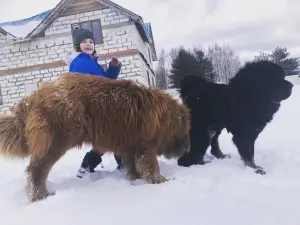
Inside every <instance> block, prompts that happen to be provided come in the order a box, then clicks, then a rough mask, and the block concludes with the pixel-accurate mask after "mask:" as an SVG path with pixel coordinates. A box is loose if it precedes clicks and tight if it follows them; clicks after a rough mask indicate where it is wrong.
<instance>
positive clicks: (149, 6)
mask: <svg viewBox="0 0 300 225" xmlns="http://www.w3.org/2000/svg"><path fill="white" fill-rule="evenodd" d="M58 2H59V0H47V1H40V2H38V1H36V0H26V1H24V0H0V4H1V8H0V22H4V21H10V20H16V19H22V18H26V17H29V16H32V15H35V14H37V13H40V12H42V11H45V10H47V9H51V8H53V7H55V5H56V4H57V3H58ZM113 2H115V3H117V4H119V5H121V6H123V7H125V8H127V9H129V10H131V11H133V12H135V13H136V14H138V15H140V16H142V17H143V19H144V22H150V23H151V25H152V29H153V34H154V41H155V45H156V50H157V53H158V54H159V53H160V51H161V50H162V49H165V50H166V51H169V50H170V49H171V48H173V47H179V46H184V47H200V48H203V49H204V50H206V49H207V47H208V46H210V45H212V44H214V43H219V44H221V45H222V44H227V45H229V46H230V47H231V48H232V49H233V50H234V51H235V53H236V54H237V55H238V56H239V57H240V59H241V61H242V62H244V61H246V60H251V59H253V57H254V55H258V54H259V52H260V51H265V52H271V51H272V50H273V49H274V48H275V47H277V46H282V47H287V49H288V50H289V51H290V53H291V56H296V57H298V56H300V13H299V10H300V1H299V0H248V1H246V0H243V1H241V0H139V1H136V0H114V1H113ZM137 2H138V3H137Z"/></svg>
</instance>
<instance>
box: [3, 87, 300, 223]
mask: <svg viewBox="0 0 300 225" xmlns="http://www.w3.org/2000/svg"><path fill="white" fill-rule="evenodd" d="M299 99H300V86H299V87H295V89H294V92H293V95H292V97H291V98H290V99H289V100H288V101H285V102H284V103H283V104H282V107H281V109H280V111H279V113H277V114H276V116H275V118H274V120H273V122H272V123H271V124H269V125H268V126H267V128H266V129H265V130H264V132H263V133H262V134H261V136H260V137H259V139H258V141H257V143H256V154H255V159H256V162H257V163H258V164H259V165H261V166H263V167H264V168H265V170H266V172H267V175H265V176H261V175H258V174H255V173H254V172H253V171H252V170H250V169H246V168H245V167H244V166H243V164H242V162H241V161H240V159H239V156H238V153H237V150H236V148H235V146H234V145H233V144H232V142H231V135H229V134H227V133H226V132H225V131H224V132H223V134H222V136H221V140H220V144H221V147H222V149H223V151H224V152H225V153H231V154H232V158H231V159H226V160H213V162H212V163H210V164H207V165H205V166H193V167H191V168H180V167H178V166H177V165H176V164H175V161H172V160H171V161H167V160H164V159H162V158H159V163H160V166H161V173H162V174H163V175H164V176H166V177H168V178H175V179H174V180H171V181H169V182H167V183H164V184H159V185H150V184H145V183H143V182H130V181H128V180H127V179H125V178H124V174H122V173H121V172H119V171H115V170H114V169H115V167H116V164H115V161H114V159H113V157H112V155H106V156H105V157H104V159H103V165H104V168H103V169H102V168H99V170H100V171H99V172H97V173H96V174H93V175H92V176H91V177H88V178H86V179H77V178H76V172H77V169H78V167H79V165H80V163H81V160H82V157H83V156H84V154H85V153H86V151H88V150H89V147H87V148H84V149H82V150H81V151H78V150H73V151H69V152H68V153H67V154H66V155H65V156H64V157H63V158H62V159H61V160H60V161H59V162H58V163H57V164H56V165H55V166H54V168H53V169H52V171H51V173H50V175H49V179H48V187H49V189H55V190H56V195H55V196H52V197H50V198H48V199H47V200H45V201H41V202H39V203H35V204H28V202H27V199H26V196H25V192H24V186H25V182H26V178H25V174H24V170H25V167H26V166H27V163H28V161H27V160H25V161H24V160H8V159H0V224H1V225H84V224H86V225H99V224H103V225H193V224H195V225H215V224H221V225H299V224H300V213H299V203H300V148H299V146H300V145H299V144H300V136H299V129H300V116H299V115H300V105H299ZM207 157H210V155H209V154H208V155H207Z"/></svg>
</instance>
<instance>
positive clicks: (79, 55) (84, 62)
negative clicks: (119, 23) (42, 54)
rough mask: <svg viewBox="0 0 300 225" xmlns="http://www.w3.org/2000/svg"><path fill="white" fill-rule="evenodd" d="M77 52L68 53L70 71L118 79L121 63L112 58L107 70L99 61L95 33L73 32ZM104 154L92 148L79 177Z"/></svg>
mask: <svg viewBox="0 0 300 225" xmlns="http://www.w3.org/2000/svg"><path fill="white" fill-rule="evenodd" d="M72 38H73V46H74V49H75V52H73V53H70V54H69V55H67V57H66V59H65V62H66V63H67V65H68V66H69V72H74V73H75V72H79V73H85V74H90V75H96V76H104V77H108V78H110V79H117V78H118V76H119V73H120V70H121V63H120V62H119V61H118V59H117V58H114V57H113V58H112V60H111V62H110V63H109V67H108V69H107V71H105V70H104V69H103V67H102V66H101V65H100V64H99V63H98V62H97V61H98V56H96V51H95V44H94V38H93V34H92V33H91V32H90V31H88V30H85V29H74V31H73V33H72ZM102 155H103V154H101V153H99V152H97V151H95V150H94V149H92V150H90V151H89V152H88V153H86V155H85V156H84V158H83V161H82V163H81V166H80V169H79V170H78V174H77V177H79V178H82V177H83V176H85V175H87V174H88V173H93V172H94V171H95V170H94V169H95V168H96V167H97V166H98V165H99V164H100V163H101V162H102V158H101V156H102ZM115 160H116V161H117V164H118V169H121V167H122V165H121V160H120V159H119V158H118V157H117V156H116V155H115Z"/></svg>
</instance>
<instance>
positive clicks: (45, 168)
mask: <svg viewBox="0 0 300 225" xmlns="http://www.w3.org/2000/svg"><path fill="white" fill-rule="evenodd" d="M65 152H66V151H64V150H60V149H58V148H53V147H50V148H49V149H48V151H47V152H46V153H45V154H44V155H41V156H35V157H32V158H31V160H30V164H29V166H28V167H27V174H28V177H27V195H28V198H29V200H30V201H31V202H35V201H39V200H42V199H45V198H47V197H48V196H51V195H54V194H55V193H50V192H49V191H48V190H47V187H46V181H47V178H48V174H49V172H50V170H51V168H52V167H53V165H54V164H55V163H56V162H57V161H58V160H59V159H60V158H61V157H62V156H63V155H64V154H65Z"/></svg>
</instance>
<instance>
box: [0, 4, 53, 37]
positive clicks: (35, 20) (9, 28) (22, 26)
mask: <svg viewBox="0 0 300 225" xmlns="http://www.w3.org/2000/svg"><path fill="white" fill-rule="evenodd" d="M51 11H52V10H47V11H45V12H42V13H39V14H37V15H35V16H31V17H29V18H25V19H21V20H15V21H8V22H3V23H0V27H1V28H2V29H4V30H5V31H6V32H8V33H10V34H12V35H13V36H15V37H18V38H25V37H26V36H27V35H28V34H29V33H30V32H31V31H33V29H35V28H36V27H37V26H38V25H39V24H40V23H41V22H42V21H43V19H44V18H45V17H46V16H47V15H48V14H49V13H50V12H51Z"/></svg>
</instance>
